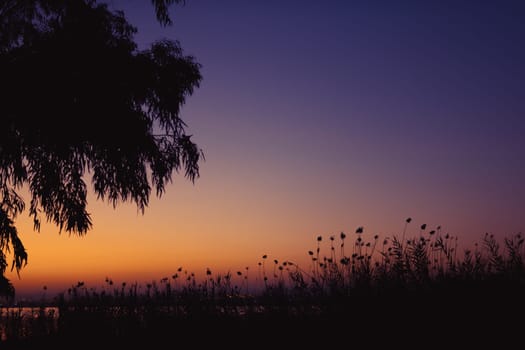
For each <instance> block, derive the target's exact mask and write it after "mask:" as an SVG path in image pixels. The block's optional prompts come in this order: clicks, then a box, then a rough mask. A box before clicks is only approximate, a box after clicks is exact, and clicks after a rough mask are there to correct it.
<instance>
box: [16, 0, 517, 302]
mask: <svg viewBox="0 0 525 350" xmlns="http://www.w3.org/2000/svg"><path fill="white" fill-rule="evenodd" d="M109 3H110V4H111V7H112V8H114V9H122V10H124V12H125V14H126V16H127V17H128V19H129V21H130V22H131V23H132V24H133V25H135V26H136V27H137V28H138V33H137V35H136V39H137V42H138V43H139V46H140V47H141V48H146V47H147V46H148V44H150V43H151V42H153V41H155V40H158V39H162V38H168V39H173V40H179V41H180V43H181V46H182V48H183V49H184V51H185V53H186V54H188V55H192V56H195V58H196V61H198V62H199V63H201V64H202V71H201V72H202V75H203V81H202V84H201V87H200V88H199V89H197V90H196V91H195V93H194V95H193V96H191V97H190V98H189V99H188V100H187V103H186V105H185V106H184V108H183V110H182V118H183V120H185V121H186V123H187V124H188V130H189V131H190V133H191V134H193V135H194V137H193V139H194V140H195V142H197V143H198V145H199V146H200V147H201V148H202V149H203V151H204V154H205V157H206V161H205V162H203V163H202V164H201V177H200V178H199V179H197V180H196V182H195V184H192V183H191V182H190V181H189V180H187V179H185V178H184V177H183V176H182V175H174V177H173V180H174V183H173V185H171V186H169V187H168V189H167V192H166V194H165V195H164V196H163V197H162V198H160V199H157V198H152V199H151V203H150V205H149V207H148V208H147V209H146V212H145V213H144V215H142V214H141V213H140V212H138V211H137V208H136V207H135V206H134V205H132V204H122V205H120V206H118V207H117V208H116V209H113V208H112V207H111V205H109V204H107V203H103V202H100V201H96V198H95V197H93V196H92V197H91V200H90V202H89V203H90V205H89V211H90V212H91V214H92V218H93V223H94V228H93V230H92V231H90V232H88V234H87V235H86V236H84V237H77V236H68V234H61V235H59V233H58V229H57V228H56V227H55V226H53V225H43V227H42V230H41V231H40V232H39V233H37V232H34V231H33V229H32V223H31V221H30V220H29V218H28V216H27V212H26V213H23V214H22V216H21V217H20V218H19V219H18V221H17V225H18V229H19V232H20V236H21V238H22V240H23V242H24V244H25V246H26V249H27V251H28V254H29V260H28V265H27V266H26V267H25V268H24V269H23V270H22V271H21V273H20V278H18V277H17V275H16V273H15V272H11V273H8V278H10V279H11V280H12V282H13V284H14V286H15V288H16V289H17V294H18V295H20V296H26V295H29V294H30V293H33V292H34V291H35V290H36V291H37V293H40V292H41V291H42V287H43V286H44V285H46V286H47V287H48V293H51V292H56V291H61V290H64V289H67V287H69V286H71V285H72V284H75V283H76V282H77V281H85V282H86V283H88V284H89V285H93V286H94V285H101V284H103V282H104V279H105V278H106V277H110V278H112V279H113V280H114V281H116V282H122V281H127V282H133V281H138V282H143V281H151V280H159V279H160V278H162V277H170V276H171V275H173V274H174V273H175V272H176V269H177V268H178V267H179V266H182V267H184V269H187V270H189V271H192V272H195V273H196V274H197V275H203V274H204V272H205V269H206V268H207V267H209V268H210V269H211V270H212V271H213V272H214V273H219V272H220V273H224V272H227V271H228V270H230V271H232V272H235V271H237V270H243V269H244V268H245V267H246V266H249V267H250V269H251V270H250V271H253V274H254V275H255V274H256V271H257V263H258V262H259V261H260V260H261V256H262V255H263V254H268V256H269V258H271V259H272V260H273V259H278V260H279V261H282V260H292V261H296V262H298V263H299V264H308V263H307V261H308V260H307V258H308V255H307V251H308V250H311V249H314V248H315V247H316V241H315V238H316V237H317V236H318V235H322V236H323V237H326V238H328V237H329V236H330V235H339V233H340V232H341V231H344V232H346V233H347V234H348V235H353V234H354V232H355V229H356V228H357V227H358V226H364V229H365V233H364V234H365V239H368V238H370V237H371V236H373V235H374V234H379V235H380V237H387V236H388V237H392V235H396V234H397V235H399V234H400V233H401V232H402V230H403V226H404V221H405V219H406V218H407V217H412V218H413V222H412V223H411V225H410V226H409V231H408V232H409V234H416V233H418V232H419V226H420V225H421V224H424V223H425V224H427V225H428V227H429V229H433V228H435V227H436V226H437V225H441V226H442V229H443V232H447V233H450V234H452V235H454V236H458V237H459V241H460V242H461V243H463V244H465V245H469V244H472V242H475V241H479V239H480V238H482V236H483V234H484V233H485V232H489V233H493V234H494V235H496V236H498V237H501V238H503V237H505V236H507V235H510V234H515V233H518V232H525V181H524V180H525V118H524V116H525V86H524V85H525V70H524V67H525V66H524V62H525V22H524V21H523V19H524V18H525V3H524V2H523V1H519V0H516V1H510V0H509V1H507V0H503V1H415V0H414V1H348V0H340V1H336V0H323V1H321V0H319V1H310V0H303V1H296V0H264V1H262V0H250V1H246V0H221V1H217V0H188V1H187V3H186V5H185V6H184V7H180V6H177V7H174V8H173V9H172V10H173V11H172V16H173V20H174V24H173V26H171V27H167V28H163V27H161V26H160V25H159V23H158V22H157V21H156V19H155V16H154V11H153V8H152V6H151V4H150V1H144V0H134V1H124V0H119V1H117V0H113V1H109ZM123 132H125V130H123ZM25 198H26V200H27V198H28V196H27V195H26V196H25Z"/></svg>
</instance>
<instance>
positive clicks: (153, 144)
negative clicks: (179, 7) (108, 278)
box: [0, 0, 203, 295]
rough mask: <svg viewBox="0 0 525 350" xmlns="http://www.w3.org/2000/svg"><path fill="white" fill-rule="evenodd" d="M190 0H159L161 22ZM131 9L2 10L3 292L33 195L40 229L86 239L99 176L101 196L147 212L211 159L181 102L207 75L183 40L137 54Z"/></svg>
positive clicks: (41, 1)
mask: <svg viewBox="0 0 525 350" xmlns="http://www.w3.org/2000/svg"><path fill="white" fill-rule="evenodd" d="M181 2H183V1H182V0H152V4H153V7H154V10H155V11H156V15H157V18H158V20H159V22H160V24H163V25H168V24H170V23H171V19H170V17H169V14H168V7H169V6H170V5H171V4H173V3H181ZM136 31H137V30H136V28H135V27H133V26H132V25H131V24H130V23H128V21H127V20H126V18H125V16H124V13H123V12H118V11H111V10H110V9H109V8H108V6H107V5H106V4H104V3H99V2H97V1H95V0H35V1H11V0H7V1H3V2H2V3H1V4H0V77H1V84H0V106H1V109H0V293H3V294H4V295H12V294H13V293H14V289H13V286H12V284H11V283H10V281H9V280H8V279H7V278H6V277H5V271H6V268H7V267H8V265H9V264H8V262H7V254H8V253H9V252H11V253H12V256H13V262H12V268H15V269H16V270H17V272H18V271H19V270H20V269H21V268H22V267H23V266H24V265H25V264H26V263H27V253H26V251H25V248H24V246H23V244H22V242H21V240H20V238H19V235H18V232H17V229H16V225H15V223H16V219H17V217H18V216H19V214H21V213H22V212H23V211H24V210H25V209H26V206H27V205H26V201H25V200H24V199H23V198H22V197H21V195H20V194H19V192H20V190H21V189H22V188H24V187H25V188H27V189H28V190H29V193H30V197H31V198H30V200H29V201H28V208H27V209H28V213H29V215H30V217H31V218H32V220H33V222H34V227H35V229H36V230H38V229H39V228H40V223H41V221H42V220H43V219H45V220H46V221H48V222H52V223H54V224H56V225H57V226H58V228H59V230H60V232H62V231H65V232H68V233H70V234H79V235H83V234H85V233H86V232H87V231H88V230H89V229H90V228H91V226H92V220H91V217H90V214H89V212H88V211H87V209H86V205H87V200H86V198H87V191H88V184H87V183H86V182H89V180H88V179H87V178H89V179H90V180H91V183H92V189H93V191H94V193H96V195H97V198H98V199H101V200H108V201H110V202H111V203H112V204H113V205H114V206H115V205H116V204H118V203H119V202H123V201H132V202H134V203H136V204H137V206H138V208H139V209H140V210H141V211H144V209H145V208H146V207H147V205H148V201H149V198H150V194H151V193H152V191H154V193H155V195H157V196H161V195H162V194H163V192H164V190H165V186H166V184H167V183H169V182H170V181H171V180H172V174H173V173H174V172H179V171H182V172H183V173H184V176H185V177H186V178H188V179H190V180H191V181H194V180H195V178H196V177H198V176H199V162H200V161H201V160H202V157H203V154H202V151H201V150H200V149H199V148H198V146H197V145H196V144H195V143H194V142H193V140H192V138H191V135H188V133H187V132H186V128H185V127H186V124H185V123H184V121H183V120H182V119H181V117H180V112H181V106H182V105H183V104H184V102H185V100H186V98H187V97H188V96H190V95H191V94H192V93H193V92H194V89H195V88H197V87H198V86H199V83H200V81H201V79H202V76H201V74H200V65H199V64H198V63H197V62H196V61H195V59H194V58H193V57H191V56H185V55H184V54H183V51H182V49H181V47H180V45H179V43H178V42H176V41H168V40H162V41H158V42H155V43H153V44H152V45H151V47H150V48H149V49H146V50H139V49H138V47H137V44H136V43H135V41H134V39H133V36H134V34H135V33H136Z"/></svg>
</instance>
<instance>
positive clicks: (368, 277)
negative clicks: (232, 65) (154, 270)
mask: <svg viewBox="0 0 525 350" xmlns="http://www.w3.org/2000/svg"><path fill="white" fill-rule="evenodd" d="M410 222H411V219H407V220H406V222H405V227H404V229H403V232H402V235H401V237H400V238H399V237H397V236H392V237H391V238H388V237H387V238H380V237H379V236H378V235H375V236H372V237H368V236H367V234H366V233H365V230H364V228H363V227H359V228H357V230H356V231H355V234H353V235H352V237H353V238H351V237H350V235H347V234H345V233H343V232H341V233H340V234H339V235H337V236H335V235H334V236H329V237H328V238H326V237H322V236H318V237H317V242H316V243H317V246H316V249H315V251H308V252H307V254H308V256H309V257H310V260H311V261H310V265H308V266H299V265H298V264H297V263H295V262H292V261H278V260H276V259H274V260H272V259H270V258H269V257H268V255H263V256H262V259H261V261H260V262H259V263H258V268H259V271H258V273H257V274H253V273H250V270H249V268H248V267H246V268H245V269H244V270H242V271H241V270H239V271H237V272H236V273H226V274H213V272H212V270H211V269H207V270H206V274H205V278H204V279H202V280H198V279H197V277H196V274H195V273H192V272H189V271H187V270H185V269H183V268H182V267H180V268H178V269H177V271H175V273H174V274H173V275H172V276H171V277H165V278H162V279H160V280H159V281H154V282H152V283H148V284H146V285H139V284H136V283H134V284H127V283H121V284H119V285H116V284H115V283H113V281H112V280H111V279H110V278H107V279H106V281H105V285H104V286H103V288H101V289H97V288H91V287H89V286H87V285H85V284H84V283H83V282H78V283H77V284H75V285H73V286H71V288H69V289H68V290H67V291H64V292H63V293H59V294H58V295H57V296H56V297H55V298H54V299H53V300H52V301H50V302H47V303H46V304H41V305H32V306H31V308H30V312H27V309H23V308H22V307H21V306H20V307H18V308H10V309H9V310H8V311H7V310H6V311H4V312H3V313H2V316H1V319H0V334H1V335H2V341H1V342H0V345H2V343H3V345H4V347H5V348H7V347H6V346H8V345H9V346H12V347H16V346H21V347H22V348H28V347H29V346H31V345H32V344H37V343H38V344H40V346H42V344H48V343H49V344H50V345H49V346H55V347H56V346H57V344H62V345H65V344H68V346H69V345H74V344H78V342H80V343H81V344H88V343H90V342H95V343H97V342H98V343H100V342H102V341H104V342H110V341H114V342H115V344H120V345H123V344H128V343H129V344H134V345H137V344H138V343H140V342H144V343H145V344H150V343H151V342H154V341H155V340H159V339H166V338H167V337H168V338H169V337H170V335H177V336H181V337H183V336H184V335H185V334H188V332H192V331H194V330H195V329H200V330H202V331H203V332H204V333H205V334H208V335H207V336H205V337H204V338H202V339H201V341H206V340H207V341H210V344H211V342H212V339H214V337H221V336H223V335H224V334H226V333H224V332H228V331H230V332H231V331H232V330H233V331H235V332H240V334H244V335H245V336H253V337H257V336H260V335H261V334H268V333H271V334H273V335H274V337H275V336H277V335H279V337H283V336H286V339H288V340H291V339H293V341H294V343H293V344H295V345H298V343H297V342H298V340H297V339H296V337H295V336H293V335H294V334H296V332H301V333H300V334H302V335H303V336H304V335H308V334H311V335H315V334H319V335H320V334H322V333H323V332H325V331H332V332H333V331H335V330H336V329H339V330H343V331H344V332H346V333H348V332H353V333H352V334H362V332H366V331H369V327H371V325H373V328H374V329H376V330H381V331H382V332H384V334H390V335H391V336H392V337H398V336H399V334H400V332H401V333H403V332H410V333H415V334H418V333H419V334H427V333H428V332H429V330H433V332H437V330H441V331H440V332H442V334H441V335H440V336H439V337H438V338H440V339H444V338H446V337H458V336H460V335H463V336H467V335H468V334H470V333H469V332H470V331H469V329H474V330H475V334H474V333H472V334H471V336H472V337H476V334H477V335H478V336H479V334H491V335H493V336H495V334H497V331H498V330H500V329H501V330H502V331H504V332H505V334H506V337H505V338H501V339H498V343H499V344H500V345H501V344H502V342H503V341H504V340H505V339H507V340H508V339H510V337H509V334H514V333H512V332H513V331H515V332H516V333H515V334H519V327H520V326H521V325H522V323H520V322H514V321H511V320H513V318H512V317H509V314H514V315H517V317H523V315H525V314H524V313H523V312H524V310H525V308H524V305H525V303H524V300H523V298H524V296H525V293H524V292H525V265H524V260H523V259H524V256H525V246H524V238H523V236H522V234H516V235H513V236H510V237H507V238H504V239H503V241H502V242H498V241H497V239H496V238H495V237H494V236H493V235H490V234H485V235H484V236H483V237H482V239H481V242H480V243H479V244H478V243H476V244H474V246H473V247H471V249H465V250H463V251H462V252H460V251H459V248H458V237H456V236H451V235H449V234H443V233H442V232H441V228H440V227H437V228H436V229H435V230H427V227H426V225H421V226H420V229H419V232H418V234H417V235H415V236H414V237H407V225H408V224H410ZM323 243H327V244H328V247H327V248H326V249H327V251H325V249H323ZM24 310H26V311H25V312H24ZM445 330H446V331H445ZM389 332H390V333H389ZM297 334H298V333H297ZM436 334H437V333H435V334H433V335H432V336H436ZM325 340H326V339H325ZM261 341H262V340H261ZM308 341H309V343H308V344H310V345H311V342H312V339H309V340H308ZM108 344H109V343H108ZM471 345H472V344H471ZM4 347H2V348H4Z"/></svg>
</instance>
